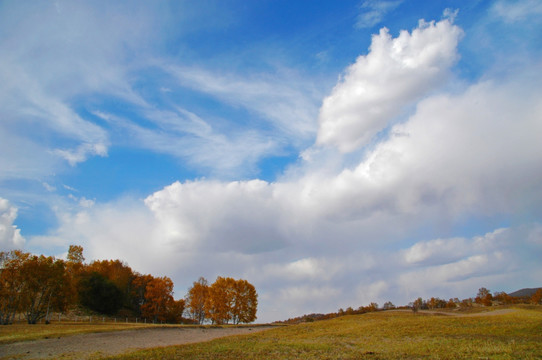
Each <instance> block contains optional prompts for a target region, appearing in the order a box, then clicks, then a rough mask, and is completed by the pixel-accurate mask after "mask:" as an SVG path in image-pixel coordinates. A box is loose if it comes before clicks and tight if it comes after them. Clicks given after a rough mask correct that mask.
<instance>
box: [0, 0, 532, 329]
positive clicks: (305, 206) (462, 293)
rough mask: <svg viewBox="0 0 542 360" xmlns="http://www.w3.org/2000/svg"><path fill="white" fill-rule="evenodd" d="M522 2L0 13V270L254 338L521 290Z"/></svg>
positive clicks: (155, 5)
mask: <svg viewBox="0 0 542 360" xmlns="http://www.w3.org/2000/svg"><path fill="white" fill-rule="evenodd" d="M541 99H542V3H541V2H540V1H538V0H517V1H504V0H496V1H483V0H478V1H476V0H475V1H473V0H438V1H434V0H426V1H412V0H393V1H392V0H388V1H378V0H365V1H364V0H356V1H354V0H344V1H312V0H310V1H309V0H299V1H291V0H288V1H286V0H284V1H283V0H274V1H272V0H258V1H245V0H239V1H237V0H226V1H220V0H214V1H213V0H204V1H203V0H202V1H154V2H148V1H129V2H124V1H115V2H110V1H92V2H88V1H60V0H59V1H24V2H22V1H0V154H1V155H0V250H4V251H5V250H10V249H15V248H17V249H23V250H25V251H29V252H32V253H37V254H46V255H53V256H56V257H60V258H62V257H64V256H65V254H66V252H67V249H68V246H69V245H70V244H77V245H82V246H83V248H84V255H85V257H86V260H87V261H88V262H90V261H92V260H99V259H121V260H123V261H125V262H126V263H127V264H128V265H129V266H130V267H132V268H133V269H134V270H136V271H138V272H140V273H150V274H153V275H154V276H168V277H170V278H171V279H172V280H173V281H174V283H175V297H176V298H181V297H184V295H185V294H186V292H187V290H188V288H189V287H190V286H191V284H192V282H194V281H196V280H197V279H198V278H199V277H200V276H204V277H205V278H207V279H208V280H209V281H210V282H213V281H214V279H216V277H217V276H230V277H234V278H243V279H247V280H248V281H249V282H250V283H252V284H254V286H255V287H256V290H257V291H258V294H259V307H258V320H257V321H258V322H268V321H273V320H281V319H287V318H289V317H294V316H299V315H302V314H308V313H327V312H334V311H337V310H338V309H339V308H346V307H348V306H351V307H353V308H357V307H359V306H365V305H367V304H369V303H370V302H377V303H379V304H380V305H382V304H383V303H384V302H386V301H392V302H393V303H394V304H396V305H405V304H408V303H409V302H410V301H412V300H414V299H415V298H417V297H423V298H429V297H432V296H435V297H440V298H444V299H448V298H451V297H459V298H467V297H472V296H475V295H476V293H477V290H478V288H480V287H487V288H489V289H490V290H491V291H506V292H512V291H515V290H518V289H520V288H524V287H539V286H542V282H541V280H540V279H542V262H541V261H540V259H541V258H542V185H541V184H542V142H541V141H540V139H541V138H542V101H541Z"/></svg>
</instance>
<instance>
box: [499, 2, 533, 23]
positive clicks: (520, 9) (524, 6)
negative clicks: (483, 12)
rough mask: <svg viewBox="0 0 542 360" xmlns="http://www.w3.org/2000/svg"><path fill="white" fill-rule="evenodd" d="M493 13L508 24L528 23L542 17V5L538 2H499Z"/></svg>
mask: <svg viewBox="0 0 542 360" xmlns="http://www.w3.org/2000/svg"><path fill="white" fill-rule="evenodd" d="M491 10H492V12H493V13H494V14H495V15H496V16H498V17H500V18H502V19H503V20H504V21H505V22H507V23H515V22H519V21H526V20H527V19H528V18H532V17H539V16H540V15H542V3H540V1H538V0H520V1H502V0H501V1H497V2H495V4H494V5H493V7H492V9H491Z"/></svg>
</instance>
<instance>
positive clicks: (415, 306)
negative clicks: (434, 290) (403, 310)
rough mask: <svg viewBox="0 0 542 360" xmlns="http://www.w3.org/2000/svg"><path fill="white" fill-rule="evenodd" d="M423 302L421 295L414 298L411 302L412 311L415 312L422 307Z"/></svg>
mask: <svg viewBox="0 0 542 360" xmlns="http://www.w3.org/2000/svg"><path fill="white" fill-rule="evenodd" d="M423 305H424V303H423V300H422V298H421V297H419V298H417V299H416V300H414V302H413V303H412V304H411V308H412V312H414V313H417V312H418V310H420V309H421V308H422V307H423Z"/></svg>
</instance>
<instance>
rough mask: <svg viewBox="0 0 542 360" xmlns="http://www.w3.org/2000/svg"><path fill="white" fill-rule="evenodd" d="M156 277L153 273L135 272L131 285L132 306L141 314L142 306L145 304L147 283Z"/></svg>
mask: <svg viewBox="0 0 542 360" xmlns="http://www.w3.org/2000/svg"><path fill="white" fill-rule="evenodd" d="M152 279H154V277H153V276H152V275H141V274H138V273H135V274H134V278H133V280H132V285H131V293H130V302H131V307H132V308H133V309H134V310H135V311H136V312H137V313H138V314H139V315H141V307H142V306H143V305H145V302H146V300H145V292H146V291H147V284H148V283H149V282H150V281H151V280H152Z"/></svg>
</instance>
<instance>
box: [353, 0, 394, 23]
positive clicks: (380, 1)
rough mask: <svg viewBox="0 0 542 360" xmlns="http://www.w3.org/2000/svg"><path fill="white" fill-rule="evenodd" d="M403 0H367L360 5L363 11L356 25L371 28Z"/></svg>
mask: <svg viewBox="0 0 542 360" xmlns="http://www.w3.org/2000/svg"><path fill="white" fill-rule="evenodd" d="M402 2H403V0H396V1H384V0H365V1H363V3H362V4H361V6H360V9H361V13H360V14H359V15H358V19H357V22H356V27H358V28H371V27H373V26H375V25H377V24H379V23H381V22H382V20H383V19H384V17H385V16H386V15H387V14H388V13H389V12H391V11H393V10H395V9H396V8H397V7H398V6H399V5H401V3H402Z"/></svg>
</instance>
